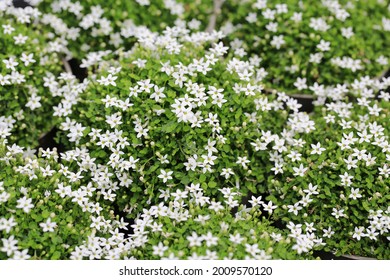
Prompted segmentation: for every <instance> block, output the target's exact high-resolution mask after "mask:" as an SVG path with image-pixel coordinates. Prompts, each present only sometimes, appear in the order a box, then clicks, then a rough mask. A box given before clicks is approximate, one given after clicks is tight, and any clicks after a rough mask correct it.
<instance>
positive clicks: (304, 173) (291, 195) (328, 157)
mask: <svg viewBox="0 0 390 280" xmlns="http://www.w3.org/2000/svg"><path fill="white" fill-rule="evenodd" d="M372 84H373V81H371V80H369V79H365V80H359V81H356V85H358V86H357V87H356V88H355V89H354V92H353V94H354V95H355V96H356V98H357V102H356V103H351V102H349V99H348V97H345V94H341V95H340V94H339V95H337V96H332V97H333V98H330V97H328V100H327V101H326V102H325V104H323V105H321V106H318V107H317V108H316V111H315V115H314V116H313V117H312V118H311V119H312V121H313V126H312V129H311V130H310V131H307V132H308V133H299V132H298V133H297V132H294V131H293V130H290V131H288V132H287V133H286V134H285V135H284V137H283V138H282V137H280V136H279V135H272V138H273V140H272V141H271V144H270V152H269V155H270V159H271V160H272V161H273V162H274V166H273V167H272V168H271V170H270V171H271V172H272V173H273V176H270V177H268V184H267V185H266V187H265V189H264V190H265V191H268V192H269V193H270V195H269V196H267V199H269V200H270V201H272V202H273V203H275V205H277V206H278V208H277V209H275V211H274V214H273V215H274V218H275V219H282V220H283V221H284V222H285V223H286V224H288V225H294V226H293V228H292V229H291V231H292V233H294V234H299V233H300V232H301V230H303V229H306V230H308V229H309V228H310V232H312V234H313V235H314V236H320V237H322V238H323V240H324V242H325V243H326V244H327V246H326V248H327V250H332V251H333V252H335V253H336V254H356V255H365V256H375V257H377V258H381V259H388V258H389V251H388V248H387V245H388V243H389V239H390V236H389V214H390V213H389V210H390V209H389V198H390V197H389V175H390V174H389V172H390V169H389V163H388V162H389V159H390V155H389V152H390V149H389V148H390V147H389V136H390V134H389V130H388V128H389V125H390V118H389V109H390V103H389V94H388V93H385V92H383V91H381V94H380V95H379V98H378V100H375V99H374V98H373V97H374V94H373V90H372V89H371V85H372ZM382 86H383V87H384V86H388V81H386V82H384V84H383V85H382ZM281 142H283V143H281ZM301 245H302V247H303V248H305V242H302V244H301Z"/></svg>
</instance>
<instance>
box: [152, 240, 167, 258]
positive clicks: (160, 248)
mask: <svg viewBox="0 0 390 280" xmlns="http://www.w3.org/2000/svg"><path fill="white" fill-rule="evenodd" d="M166 250H168V246H164V244H163V243H162V242H159V243H158V245H157V246H153V253H152V254H153V255H154V256H156V255H157V256H159V257H163V256H164V252H165V251H166Z"/></svg>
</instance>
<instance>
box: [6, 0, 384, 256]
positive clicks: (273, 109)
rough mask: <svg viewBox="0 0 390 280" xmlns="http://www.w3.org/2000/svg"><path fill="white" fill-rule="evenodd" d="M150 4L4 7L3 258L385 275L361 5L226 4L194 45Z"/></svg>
mask: <svg viewBox="0 0 390 280" xmlns="http://www.w3.org/2000/svg"><path fill="white" fill-rule="evenodd" d="M160 2H161V3H160ZM160 2H159V3H155V2H154V1H150V0H134V1H133V0H132V1H128V2H123V4H124V5H125V7H132V8H134V7H136V8H137V9H148V11H149V10H150V11H151V12H153V13H156V14H154V15H153V16H157V15H158V16H161V17H162V18H163V17H165V16H166V14H169V15H170V16H171V18H172V19H171V20H168V21H167V22H160V25H159V26H153V24H151V23H149V22H147V19H145V24H144V25H140V23H139V19H140V18H142V17H140V18H138V17H132V15H129V13H131V12H133V11H132V10H131V11H130V10H129V11H118V13H117V17H118V18H115V16H114V13H113V12H112V11H110V9H109V8H108V7H107V3H100V4H99V1H96V3H95V1H85V2H82V1H73V0H53V1H52V0H50V1H49V0H30V1H29V3H30V4H31V5H32V6H34V7H27V8H25V9H20V8H14V7H13V6H12V1H11V0H3V1H0V34H1V36H0V43H1V44H0V45H3V46H4V51H3V52H2V53H0V65H1V67H0V69H2V71H1V73H0V95H1V96H0V102H3V101H5V102H6V103H5V104H6V105H5V106H2V105H3V103H2V104H0V233H1V237H2V238H1V239H0V258H9V259H29V258H32V257H36V258H53V259H55V258H70V259H271V258H277V259H278V258H312V253H313V251H316V250H321V249H322V248H324V247H325V248H327V250H328V249H329V250H332V251H334V252H336V253H340V254H341V253H345V252H346V250H347V249H348V248H350V250H351V251H352V252H357V253H362V254H368V255H370V256H373V255H375V254H377V255H378V256H379V258H384V257H388V252H386V251H385V249H383V248H385V246H383V245H384V244H385V242H388V241H389V240H390V208H389V206H388V205H389V199H388V188H389V187H388V186H389V184H390V163H389V162H390V134H389V133H390V132H389V126H390V123H389V117H388V115H389V112H390V105H389V101H390V93H389V91H388V89H389V87H390V78H380V79H378V78H373V76H374V75H377V74H378V73H380V72H382V71H383V69H385V68H384V67H388V65H389V61H388V60H389V57H388V54H387V53H380V52H377V51H374V50H375V48H376V47H375V46H366V45H365V44H366V42H365V40H363V39H365V37H364V36H365V35H364V36H363V35H362V33H361V32H362V31H361V29H364V28H360V27H359V28H358V27H355V26H353V27H352V26H351V25H352V23H353V22H354V20H356V16H360V15H361V13H362V12H361V11H360V10H359V9H358V8H357V6H358V3H347V4H342V1H338V0H322V1H316V2H318V3H317V5H318V7H320V8H319V9H313V7H311V5H310V3H311V2H309V1H307V2H305V1H297V3H296V5H293V4H291V5H289V4H276V3H273V2H272V1H267V0H256V1H255V0H248V1H231V3H229V5H226V6H222V8H220V9H217V10H218V11H213V13H214V14H212V16H218V15H219V14H220V15H223V13H224V11H225V10H224V8H225V7H230V8H232V7H233V8H240V11H241V12H240V13H235V14H232V15H231V17H226V19H225V18H221V19H218V20H216V22H217V25H220V26H222V27H221V28H216V27H217V26H212V24H211V25H210V26H211V27H213V28H214V29H215V30H209V28H210V26H209V28H208V31H207V32H206V31H200V30H201V28H200V26H203V25H204V22H203V21H200V20H198V19H196V18H192V19H191V20H190V19H188V18H187V17H189V16H188V15H189V14H190V16H196V14H197V13H198V12H195V11H190V10H191V9H192V8H191V7H192V6H191V5H197V3H198V2H196V3H188V4H183V3H182V2H181V1H177V0H164V1H160ZM222 2H224V1H222ZM222 2H221V3H222ZM48 3H50V5H49V4H48ZM91 3H92V4H91ZM198 4H199V5H203V4H204V3H203V1H199V3H198ZM361 4H362V5H365V4H364V3H361ZM127 5H129V6H127ZM373 5H374V4H373ZM375 5H377V6H376V8H377V7H382V8H384V7H385V3H384V1H377V2H376V3H375ZM202 8H203V6H202V7H200V9H199V11H201V10H202ZM214 8H215V9H216V7H214ZM165 10H166V11H168V12H166V11H165ZM387 10H388V11H389V9H387ZM164 11H165V12H164ZM379 12H380V13H381V14H382V13H383V14H385V12H384V11H382V10H380V11H379ZM165 13H166V14H165ZM194 14H195V15H194ZM204 16H205V15H202V17H199V19H202V20H203V18H204ZM241 17H242V18H241ZM230 19H231V20H232V21H231V22H230ZM152 21H154V19H152ZM157 21H158V20H157ZM367 21H368V23H367V25H368V28H367V30H366V32H372V36H373V38H382V37H383V38H384V37H386V36H385V35H384V32H388V31H389V30H390V20H389V19H388V18H387V17H386V16H384V17H383V18H381V19H380V18H379V19H377V20H376V19H371V18H369V19H367ZM141 23H142V22H141ZM374 23H375V24H374ZM41 27H42V28H43V29H42V30H41V29H40V28H41ZM255 27H256V28H255ZM259 28H260V29H259ZM156 30H158V31H156ZM254 30H256V31H255V32H256V34H253V32H254ZM259 30H261V31H262V32H260V33H259ZM91 38H92V39H91ZM340 40H341V41H340ZM368 41H369V40H368ZM341 42H345V45H344V44H341ZM382 43H383V42H381V41H380V40H379V39H378V45H380V46H382V45H384V44H382ZM355 44H362V45H364V47H362V48H361V49H359V50H357V51H356V52H355V49H354V47H355ZM367 44H368V43H367ZM351 46H352V47H351ZM370 47H372V49H371V48H370ZM356 49H358V48H356ZM72 57H77V58H79V59H80V61H81V63H80V66H81V67H82V68H83V69H85V70H86V73H88V76H87V77H86V78H85V79H84V80H83V81H79V80H78V79H77V78H76V76H75V75H73V73H71V71H70V70H69V69H68V68H69V67H68V66H69V65H68V63H67V62H66V61H67V60H69V59H70V58H72ZM62 63H64V66H62ZM62 67H64V68H65V69H66V71H64V70H63V68H62ZM377 76H378V75H377ZM295 91H300V92H305V93H311V94H312V95H313V96H314V97H315V101H314V102H313V105H314V106H315V109H314V112H312V113H310V114H308V113H306V112H302V104H300V103H299V102H298V101H297V100H296V99H295V98H294V97H293V96H294V95H292V94H291V92H295ZM53 127H55V129H54V130H55V131H57V130H58V131H57V132H56V133H57V135H56V136H55V137H54V138H55V139H54V140H55V141H59V143H60V144H61V145H60V147H59V148H60V150H59V151H57V149H56V148H54V149H50V148H49V149H43V148H39V147H38V148H37V145H38V144H37V143H38V138H39V137H40V136H41V133H43V132H48V131H50V130H51V129H52V128H53ZM57 144H58V142H57ZM42 146H43V145H42ZM31 148H36V149H31ZM3 170H4V172H3ZM26 217H27V218H26ZM124 217H127V218H129V219H130V220H126V221H125V219H124ZM271 221H277V222H279V221H280V222H281V223H282V224H283V225H281V226H280V227H281V228H280V229H276V228H274V227H273V226H271ZM27 233H28V234H27ZM47 240H51V242H53V247H50V249H48V248H47V247H48V246H49V244H47V243H48V241H47ZM386 244H387V243H386ZM386 244H385V245H386ZM53 248H55V250H54V249H53Z"/></svg>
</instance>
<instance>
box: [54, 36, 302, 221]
mask: <svg viewBox="0 0 390 280" xmlns="http://www.w3.org/2000/svg"><path fill="white" fill-rule="evenodd" d="M183 33H185V30H184V31H183ZM176 36H177V37H178V38H176ZM196 38H198V41H199V42H197V43H196V42H195V43H194V41H195V40H197V39H196ZM227 52H228V48H227V47H225V46H223V44H222V43H221V42H218V38H217V37H216V36H215V35H208V34H207V33H201V34H194V35H193V36H190V37H188V38H185V37H184V39H181V35H180V33H177V34H176V33H172V34H171V35H170V36H168V35H165V36H163V37H158V38H156V42H155V44H143V45H139V46H136V47H134V48H133V49H132V50H131V51H130V52H128V53H124V54H122V56H123V58H119V59H118V60H112V59H111V60H102V61H100V62H97V64H99V65H100V67H98V66H96V65H91V64H92V62H91V61H88V60H87V61H85V62H84V63H85V64H90V67H95V68H99V69H98V70H97V71H96V74H95V76H94V78H93V80H92V81H91V82H90V83H89V86H88V87H87V89H86V90H85V91H84V92H83V93H82V94H80V95H79V96H78V100H79V101H78V102H77V103H75V104H73V106H72V107H71V110H70V111H69V114H66V115H64V116H63V118H62V123H61V126H60V129H62V130H63V131H65V133H63V134H62V139H63V140H61V142H62V143H66V142H69V146H70V147H72V148H74V147H82V146H86V147H88V149H89V151H90V152H91V155H92V156H93V157H95V158H96V159H97V162H99V163H101V164H104V165H106V166H107V168H108V170H109V172H110V174H111V177H112V178H107V180H109V181H112V182H117V183H118V184H119V185H120V186H125V188H120V189H119V193H120V194H118V199H117V201H118V203H119V205H120V207H121V208H122V209H123V208H126V209H129V208H130V210H131V211H132V212H133V213H132V215H134V213H135V214H136V213H138V211H139V210H141V209H142V208H144V207H145V203H146V202H149V203H150V202H153V203H156V202H157V199H158V197H159V196H160V195H163V194H164V192H166V193H169V192H170V191H174V190H175V188H176V187H177V186H180V185H182V184H184V185H185V184H189V183H201V184H202V187H203V188H204V190H205V193H206V194H207V195H217V194H220V193H219V191H218V188H219V187H222V186H225V185H236V184H238V183H239V184H240V185H241V191H242V192H243V193H244V195H248V194H249V193H251V192H252V193H258V191H257V190H258V188H257V185H258V184H260V183H262V182H264V180H265V174H264V172H263V165H264V164H266V163H265V162H263V161H262V158H261V157H255V156H254V151H255V150H257V149H259V148H261V147H258V146H257V144H256V143H252V141H251V139H253V138H256V135H258V134H259V132H260V131H262V130H265V131H268V130H271V129H272V131H275V132H276V131H279V130H281V127H282V125H283V122H285V121H287V116H288V111H286V110H285V109H286V108H291V109H292V112H297V110H298V107H299V104H297V102H296V101H295V100H292V99H291V98H289V97H287V96H279V97H278V96H276V95H264V94H262V93H261V91H262V85H261V83H259V82H257V81H256V78H249V77H250V76H253V77H256V71H255V68H254V66H253V65H251V64H250V62H248V61H247V62H245V61H239V60H237V59H234V58H233V59H224V58H223V55H224V54H225V53H227ZM184 53H185V54H186V55H185V56H184V55H183V54H184ZM222 76H224V77H226V78H227V79H226V80H225V79H223V80H220V77H222ZM64 106H65V105H64ZM77 128H79V129H77ZM76 131H77V132H76ZM65 136H66V137H65ZM64 138H66V139H64ZM134 210H136V211H134Z"/></svg>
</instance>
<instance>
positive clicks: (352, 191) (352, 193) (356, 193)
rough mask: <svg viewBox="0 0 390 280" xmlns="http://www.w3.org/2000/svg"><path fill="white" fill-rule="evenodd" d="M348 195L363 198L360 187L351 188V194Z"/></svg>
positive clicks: (353, 197)
mask: <svg viewBox="0 0 390 280" xmlns="http://www.w3.org/2000/svg"><path fill="white" fill-rule="evenodd" d="M348 197H349V198H352V199H353V200H356V199H358V198H361V197H362V195H361V194H360V193H359V188H357V189H354V188H351V194H350V195H349V196H348Z"/></svg>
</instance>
